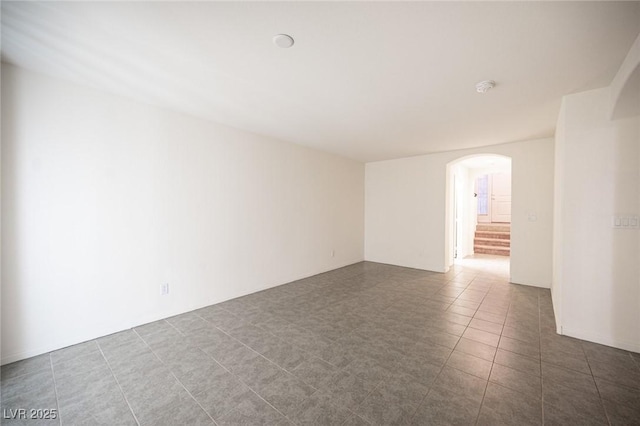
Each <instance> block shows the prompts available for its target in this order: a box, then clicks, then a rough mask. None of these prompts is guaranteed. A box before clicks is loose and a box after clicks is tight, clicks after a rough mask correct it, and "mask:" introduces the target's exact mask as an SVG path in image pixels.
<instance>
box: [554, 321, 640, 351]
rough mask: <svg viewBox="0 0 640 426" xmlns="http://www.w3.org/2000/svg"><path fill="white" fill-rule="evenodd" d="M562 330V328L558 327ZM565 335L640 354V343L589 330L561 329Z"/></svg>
mask: <svg viewBox="0 0 640 426" xmlns="http://www.w3.org/2000/svg"><path fill="white" fill-rule="evenodd" d="M558 328H560V326H558ZM560 329H561V331H562V333H561V334H563V335H565V336H570V337H575V338H577V339H582V340H586V341H589V342H593V343H598V344H601V345H605V346H611V347H614V348H618V349H624V350H626V351H631V352H638V353H640V342H638V341H632V340H626V339H620V338H617V337H615V336H605V335H601V334H598V333H593V332H590V331H587V330H576V329H572V328H568V327H566V326H564V327H562V328H560Z"/></svg>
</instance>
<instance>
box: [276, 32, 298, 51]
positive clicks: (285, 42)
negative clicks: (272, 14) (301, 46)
mask: <svg viewBox="0 0 640 426" xmlns="http://www.w3.org/2000/svg"><path fill="white" fill-rule="evenodd" d="M293 43H294V41H293V37H291V36H290V35H288V34H276V35H274V36H273V44H275V45H276V46H278V47H281V48H283V49H288V48H290V47H291V46H293Z"/></svg>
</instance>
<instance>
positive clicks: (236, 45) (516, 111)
mask: <svg viewBox="0 0 640 426" xmlns="http://www.w3.org/2000/svg"><path fill="white" fill-rule="evenodd" d="M639 32H640V2H637V1H636V2H609V1H607V2H258V3H252V2H215V3H214V2H184V1H180V2H151V3H149V2H106V3H96V2H48V1H47V2H42V3H34V2H15V3H14V2H7V1H3V2H2V58H3V60H4V61H6V62H10V63H13V64H16V65H18V66H22V67H25V68H28V69H32V70H36V71H39V72H42V73H45V74H49V75H53V76H57V77H61V78H64V79H67V80H71V81H75V82H78V83H81V84H85V85H90V86H93V87H97V88H100V89H104V90H107V91H109V92H112V93H116V94H119V95H123V96H127V97H131V98H134V99H137V100H141V101H143V102H147V103H151V104H156V105H160V106H165V107H168V108H172V109H175V110H179V111H183V112H185V113H188V114H192V115H195V116H199V117H203V118H206V119H210V120H214V121H217V122H220V123H225V124H228V125H231V126H234V127H238V128H241V129H245V130H248V131H252V132H256V133H259V134H263V135H269V136H273V137H276V138H279V139H283V140H287V141H291V142H295V143H299V144H302V145H307V146H311V147H315V148H318V149H321V150H325V151H329V152H334V153H337V154H340V155H344V156H346V157H350V158H354V159H357V160H360V161H374V160H381V159H390V158H398V157H404V156H410V155H417V154H423V153H431V152H438V151H446V150H454V149H462V148H470V147H479V146H487V145H493V144H498V143H505V142H511V141H517V140H524V139H531V138H537V137H546V136H551V135H553V133H554V128H555V124H556V120H557V114H558V111H559V106H560V101H561V97H562V96H563V95H565V94H569V93H573V92H578V91H583V90H587V89H592V88H598V87H603V86H606V85H608V84H609V83H610V82H611V80H612V78H613V76H614V75H615V72H616V71H617V69H618V67H619V66H620V64H621V63H622V61H623V59H624V57H625V55H626V54H627V52H628V50H629V48H630V47H631V44H632V43H633V41H634V39H635V38H636V36H637V35H638V33H639ZM278 33H287V34H290V35H292V36H293V37H294V38H295V45H294V46H293V47H292V48H290V49H280V48H277V47H276V46H274V45H273V44H272V42H271V38H272V37H273V35H275V34H278ZM484 79H493V80H495V81H496V82H497V86H496V88H495V89H493V90H491V91H489V92H488V93H487V94H485V95H481V94H478V93H476V92H475V89H474V86H475V83H477V82H478V81H480V80H484Z"/></svg>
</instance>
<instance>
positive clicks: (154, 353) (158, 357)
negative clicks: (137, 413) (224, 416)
mask: <svg viewBox="0 0 640 426" xmlns="http://www.w3.org/2000/svg"><path fill="white" fill-rule="evenodd" d="M165 321H166V320H165ZM166 322H167V323H169V321H166ZM169 325H171V323H169ZM174 328H175V327H174ZM178 331H180V330H178ZM133 332H134V333H135V334H136V335H137V336H138V337H139V338H140V340H142V341H143V342H144V344H145V345H146V347H147V348H148V349H149V351H151V353H152V354H153V355H154V356H155V357H156V358H157V359H158V361H160V362H161V363H162V365H164V366H166V367H167V368H168V369H169V374H171V376H172V377H173V378H174V379H175V381H176V382H178V383H179V384H180V386H182V389H184V390H185V392H187V394H188V395H189V396H190V397H191V399H192V400H194V401H195V403H196V404H198V406H199V407H200V408H201V409H202V411H204V413H205V414H206V415H207V417H209V418H210V419H211V421H212V422H213V424H214V425H217V424H218V423H217V422H216V421H215V419H214V418H213V417H212V416H211V414H209V412H208V411H207V410H205V409H204V407H203V406H202V404H200V402H198V400H197V399H195V398H194V397H193V395H192V394H191V392H189V389H187V388H186V387H185V385H184V384H183V383H182V382H181V381H180V379H178V377H176V375H175V374H174V372H173V369H171V367H170V366H169V365H167V363H166V362H164V361H163V360H162V358H160V356H159V355H158V354H157V353H156V352H155V351H154V350H153V348H151V346H149V344H148V343H147V341H146V340H144V338H143V337H142V336H141V335H140V334H139V333H138V332H137V331H136V330H135V329H134V330H133ZM152 334H153V333H152ZM103 356H104V355H103ZM114 376H115V374H114ZM116 380H117V379H116ZM123 393H124V392H123ZM131 411H132V412H133V409H132V410H131ZM138 424H139V423H138Z"/></svg>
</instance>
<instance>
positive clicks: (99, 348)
mask: <svg viewBox="0 0 640 426" xmlns="http://www.w3.org/2000/svg"><path fill="white" fill-rule="evenodd" d="M131 330H132V331H133V332H134V333H135V331H134V330H133V329H131ZM136 335H138V333H136ZM138 337H140V335H138ZM96 346H97V347H98V350H99V351H100V354H101V355H102V358H103V359H104V361H105V362H106V363H107V367H109V371H110V372H111V376H113V379H114V380H115V381H116V384H117V385H118V389H120V393H121V394H122V398H124V402H126V403H127V407H129V411H130V412H131V415H132V416H133V419H134V420H135V421H136V424H137V425H138V426H140V421H139V420H138V416H136V413H135V412H134V411H133V407H131V403H129V399H128V398H127V395H126V394H125V392H124V389H122V385H121V384H120V380H118V377H117V376H116V373H115V372H114V371H113V368H111V363H110V362H109V360H108V359H107V357H106V355H105V354H104V351H103V350H102V347H101V346H100V343H98V341H97V340H96Z"/></svg>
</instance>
